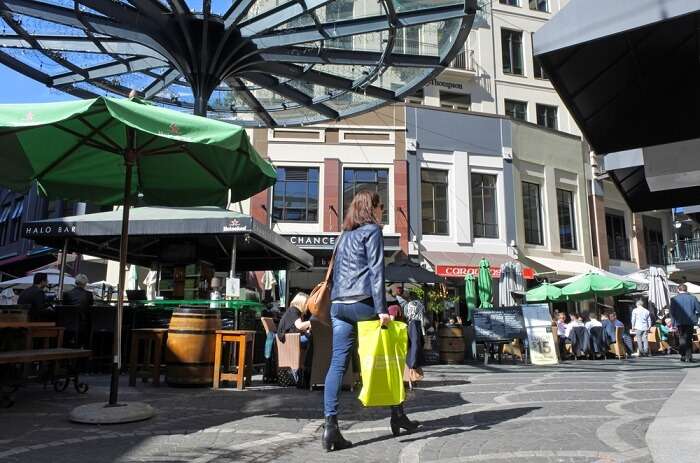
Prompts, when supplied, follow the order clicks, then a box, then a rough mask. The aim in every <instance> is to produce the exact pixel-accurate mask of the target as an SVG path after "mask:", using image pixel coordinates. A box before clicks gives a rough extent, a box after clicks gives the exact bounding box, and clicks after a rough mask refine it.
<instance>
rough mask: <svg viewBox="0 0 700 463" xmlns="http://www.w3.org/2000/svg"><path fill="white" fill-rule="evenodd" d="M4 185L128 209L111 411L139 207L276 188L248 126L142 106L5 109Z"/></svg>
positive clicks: (114, 103) (235, 197)
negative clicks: (132, 223) (132, 219)
mask: <svg viewBox="0 0 700 463" xmlns="http://www.w3.org/2000/svg"><path fill="white" fill-rule="evenodd" d="M0 146H2V160H3V168H2V169H0V185H2V186H4V187H8V188H10V189H12V190H15V191H26V190H27V189H29V188H30V186H31V185H32V184H33V182H36V183H37V184H38V186H39V189H40V190H41V191H42V192H43V193H44V194H45V195H46V196H48V197H53V198H61V199H69V200H77V201H86V202H90V203H94V204H101V205H117V204H119V205H123V215H122V234H121V243H120V262H119V264H120V265H119V288H120V291H119V297H118V304H117V317H116V318H117V319H116V323H115V336H114V338H115V342H114V362H113V367H112V384H111V387H110V397H109V403H110V405H114V404H116V402H117V390H118V384H119V383H118V375H119V367H120V362H121V358H120V351H121V348H120V343H121V342H120V337H121V336H120V334H121V329H120V327H121V315H122V307H123V292H122V289H123V288H124V281H125V276H124V269H125V266H126V250H127V240H128V229H129V208H130V205H131V204H133V202H134V201H135V199H136V198H139V201H140V202H142V203H144V204H148V205H159V206H203V205H212V206H213V205H225V204H226V202H227V201H232V202H233V201H239V200H242V199H245V198H248V197H250V196H252V195H254V194H256V193H257V192H259V191H262V190H264V189H265V188H267V187H269V186H271V185H272V184H273V183H274V182H275V178H276V173H275V169H274V167H272V165H271V164H269V163H268V162H266V161H265V160H264V159H262V158H261V157H260V155H258V153H257V152H256V151H255V149H254V148H253V147H252V146H251V144H250V141H249V139H248V136H247V135H246V133H245V131H244V129H242V128H241V127H237V126H234V125H231V124H227V123H224V122H220V121H215V120H210V119H206V118H203V117H198V116H192V115H188V114H184V113H180V112H176V111H171V110H167V109H163V108H159V107H157V106H153V105H150V104H146V103H144V102H140V101H138V100H126V99H113V98H102V97H100V98H96V99H92V100H76V101H68V102H61V103H44V104H10V105H0Z"/></svg>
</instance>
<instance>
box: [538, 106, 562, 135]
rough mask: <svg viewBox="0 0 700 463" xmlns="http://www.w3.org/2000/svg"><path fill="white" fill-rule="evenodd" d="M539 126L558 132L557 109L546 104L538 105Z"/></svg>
mask: <svg viewBox="0 0 700 463" xmlns="http://www.w3.org/2000/svg"><path fill="white" fill-rule="evenodd" d="M537 125H541V126H542V127H547V128H548V129H554V130H557V107H556V106H548V105H545V104H538V105H537Z"/></svg>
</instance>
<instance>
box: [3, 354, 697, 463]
mask: <svg viewBox="0 0 700 463" xmlns="http://www.w3.org/2000/svg"><path fill="white" fill-rule="evenodd" d="M694 367H695V366H694V365H692V366H691V367H690V368H688V365H686V364H683V363H681V362H680V361H679V359H678V357H677V356H675V357H654V358H643V359H633V360H629V361H615V360H607V361H595V362H593V361H579V362H567V363H566V364H564V365H560V366H557V367H547V368H544V367H533V366H522V365H498V364H496V365H488V366H482V365H450V366H447V365H437V366H431V367H428V368H426V380H425V381H424V382H422V383H421V384H420V387H419V388H417V389H416V390H414V391H413V392H410V393H409V399H408V401H407V403H406V409H407V412H408V413H409V415H410V416H411V417H412V418H414V419H418V420H421V421H422V422H423V423H424V426H423V428H422V430H421V431H420V432H417V433H414V434H411V435H401V436H400V437H398V438H394V437H393V436H391V433H390V430H389V419H388V415H389V413H388V410H385V409H364V408H362V406H361V405H360V403H359V402H358V401H357V399H356V396H357V391H355V392H345V393H344V394H343V399H342V410H343V412H342V415H341V421H342V426H343V428H344V429H345V431H344V434H345V437H346V438H348V439H350V440H352V441H353V442H354V443H355V447H354V448H352V449H348V450H344V451H341V452H334V453H330V454H326V453H325V452H323V451H322V450H321V445H320V441H319V435H320V432H321V425H322V406H321V402H322V391H318V390H317V391H313V392H308V391H302V390H298V389H295V388H286V389H282V388H277V387H270V386H255V387H253V388H251V389H249V390H246V391H242V392H239V391H234V390H219V391H213V390H211V389H182V388H179V389H176V388H169V387H164V386H163V387H160V388H153V387H151V386H150V385H149V384H141V383H139V384H138V386H137V388H129V387H126V385H125V382H124V385H123V386H122V388H121V398H122V399H123V400H127V401H144V402H147V403H149V404H151V405H152V406H153V407H155V408H156V409H157V410H158V415H157V416H156V417H155V418H153V419H151V420H149V421H144V422H141V423H134V424H127V425H113V426H102V427H99V426H89V425H78V424H74V423H71V422H69V421H68V420H67V416H68V412H69V411H70V410H71V409H73V408H74V407H76V406H78V405H81V404H84V403H89V402H93V401H100V400H104V398H105V397H106V395H107V391H108V387H107V386H108V383H107V377H104V376H88V377H86V379H87V380H88V382H89V383H90V384H91V389H90V391H89V393H88V394H87V395H78V394H76V393H75V392H74V391H72V389H69V390H67V391H66V392H63V393H55V392H53V390H51V389H50V388H49V389H47V390H45V391H44V390H43V389H42V388H41V386H32V387H30V388H27V389H23V390H21V391H20V392H19V393H18V395H17V403H16V404H15V406H14V407H12V408H10V409H4V410H0V429H1V430H2V432H1V433H0V462H23V463H24V462H44V461H45V462H53V463H60V462H71V463H74V462H76V461H83V462H120V463H126V462H190V461H191V462H198V463H214V462H238V461H241V462H245V461H256V462H265V461H279V462H334V463H338V462H341V461H342V462H352V461H358V462H363V463H366V462H375V461H376V462H379V461H382V462H383V461H387V462H401V463H409V462H433V461H441V462H448V463H452V462H455V463H456V462H482V461H488V462H493V463H505V462H513V461H523V462H524V461H536V462H622V461H625V462H626V461H634V462H640V463H641V462H651V461H653V460H652V456H651V454H650V451H649V449H648V447H647V444H646V440H645V435H646V433H647V429H648V428H649V426H650V424H651V423H652V421H653V420H654V418H655V416H656V414H657V413H658V412H659V410H660V409H661V408H662V406H663V405H664V403H665V402H666V401H667V399H668V398H669V397H670V396H671V394H673V392H674V391H675V390H676V388H677V387H678V386H679V384H681V382H682V381H683V380H684V379H685V378H686V375H687V374H688V373H689V372H691V373H693V374H694V373H695V370H694ZM123 379H125V378H123ZM256 384H260V381H257V382H256Z"/></svg>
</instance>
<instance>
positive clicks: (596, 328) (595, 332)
mask: <svg viewBox="0 0 700 463" xmlns="http://www.w3.org/2000/svg"><path fill="white" fill-rule="evenodd" d="M586 329H587V330H588V334H589V336H590V338H591V350H592V352H593V355H594V356H596V357H597V356H599V355H603V356H605V352H606V351H607V350H608V343H607V342H606V336H605V332H604V331H603V324H602V323H601V322H600V321H598V315H596V314H595V313H591V314H589V315H588V321H587V322H586Z"/></svg>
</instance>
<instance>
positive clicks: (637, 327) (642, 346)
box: [632, 300, 651, 357]
mask: <svg viewBox="0 0 700 463" xmlns="http://www.w3.org/2000/svg"><path fill="white" fill-rule="evenodd" d="M650 328H651V315H649V311H648V310H647V309H646V307H644V303H643V302H642V301H641V300H638V301H637V302H636V306H635V308H634V310H632V329H633V330H634V332H635V336H636V337H637V354H638V355H639V356H640V357H646V356H647V355H649V336H648V335H649V329H650Z"/></svg>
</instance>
